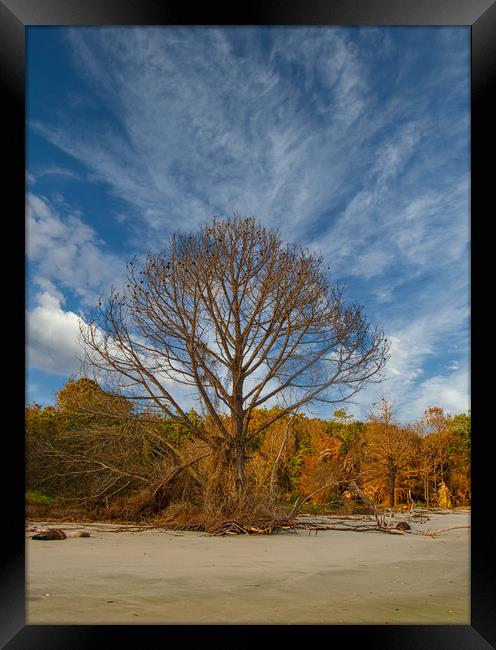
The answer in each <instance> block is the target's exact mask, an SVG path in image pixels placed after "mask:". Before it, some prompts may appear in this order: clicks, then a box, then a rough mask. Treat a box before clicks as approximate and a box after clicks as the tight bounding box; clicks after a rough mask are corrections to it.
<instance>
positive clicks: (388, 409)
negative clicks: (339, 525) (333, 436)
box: [364, 396, 415, 507]
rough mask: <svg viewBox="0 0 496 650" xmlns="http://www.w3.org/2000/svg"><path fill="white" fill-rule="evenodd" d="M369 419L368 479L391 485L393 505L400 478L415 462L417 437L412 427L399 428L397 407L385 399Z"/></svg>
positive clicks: (379, 402)
mask: <svg viewBox="0 0 496 650" xmlns="http://www.w3.org/2000/svg"><path fill="white" fill-rule="evenodd" d="M374 406H375V409H374V411H372V412H371V413H370V414H369V416H368V420H367V427H366V444H367V452H366V453H367V467H366V468H365V471H364V478H365V480H368V481H369V482H371V481H373V480H374V479H376V480H378V483H379V484H380V483H381V482H384V483H385V484H386V485H387V493H388V497H389V505H390V506H391V507H393V506H394V505H395V500H396V495H395V493H396V488H397V484H398V478H399V477H400V476H401V473H402V472H403V471H405V470H406V469H407V468H408V467H409V465H410V464H411V462H412V459H413V454H414V449H415V445H414V438H415V434H414V432H413V431H411V430H410V429H409V428H406V427H401V426H399V424H398V422H397V420H396V412H395V408H394V405H393V404H392V403H391V402H389V401H388V400H387V399H386V398H385V397H384V396H382V397H381V398H380V399H379V401H378V402H377V403H376V404H375V405H374Z"/></svg>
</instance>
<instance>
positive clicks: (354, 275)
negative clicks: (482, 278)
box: [28, 27, 469, 413]
mask: <svg viewBox="0 0 496 650" xmlns="http://www.w3.org/2000/svg"><path fill="white" fill-rule="evenodd" d="M62 33H63V34H64V43H65V46H66V47H68V48H69V51H70V53H71V55H72V61H73V66H74V71H75V73H74V79H76V80H77V84H79V89H80V90H79V91H78V92H76V93H75V91H74V88H75V87H78V86H77V84H72V86H71V88H70V90H68V92H67V97H68V102H67V105H66V112H65V113H63V112H60V111H57V112H56V111H53V112H52V113H51V114H46V113H45V114H43V115H38V114H32V115H30V116H29V119H30V121H29V126H30V128H32V129H33V131H35V132H36V133H37V134H38V135H41V136H43V138H45V139H46V140H47V141H49V142H50V143H51V144H52V145H55V146H56V147H58V148H59V149H60V150H61V151H63V152H65V154H69V156H70V157H72V158H73V159H74V160H76V161H77V162H78V165H77V168H76V167H75V168H74V169H73V168H72V166H71V165H70V164H69V163H68V164H67V165H66V166H64V165H61V164H60V161H57V162H54V163H53V164H52V163H51V162H50V161H48V160H47V161H44V162H43V164H40V165H38V166H36V167H34V168H33V169H30V173H31V174H33V173H34V174H35V176H36V178H35V177H31V181H30V182H31V183H34V182H35V180H36V183H37V184H36V186H35V187H36V190H37V192H36V194H33V195H32V196H31V198H30V201H29V217H28V218H29V221H28V244H29V255H30V261H31V264H32V273H33V277H34V278H35V279H36V281H37V283H38V288H39V289H41V290H42V292H43V291H44V292H48V293H49V294H50V295H51V296H54V295H55V293H54V292H55V291H59V292H64V291H68V290H70V291H71V292H73V293H74V294H76V295H77V296H78V298H79V300H80V304H81V306H82V307H83V308H84V307H85V306H87V305H89V304H91V303H92V301H93V302H94V300H95V297H96V293H97V292H99V291H100V290H101V289H102V288H104V287H106V286H108V284H109V283H110V282H111V281H113V280H114V279H115V278H116V277H118V275H119V273H120V271H121V270H122V267H123V261H122V260H121V259H120V258H119V256H117V255H115V254H113V253H111V252H110V248H109V246H108V242H104V241H102V239H101V237H100V236H99V234H98V227H97V225H96V223H97V219H96V218H95V219H94V220H93V221H92V224H93V226H92V227H90V226H89V225H88V223H87V219H86V218H85V215H83V214H81V213H80V212H77V211H75V210H74V209H73V208H71V207H70V206H71V199H70V197H69V195H66V193H65V186H64V187H63V188H62V189H61V188H59V187H57V191H58V192H59V195H60V196H58V195H57V194H56V193H54V192H53V191H45V190H44V189H39V188H41V187H43V188H44V187H46V185H42V184H43V183H48V182H49V181H50V182H52V183H54V184H55V183H56V182H61V181H64V180H65V181H67V180H69V179H70V178H74V179H76V178H77V180H79V181H83V182H84V183H85V184H86V187H87V188H91V187H93V186H96V185H98V187H101V186H102V184H103V186H104V187H105V188H106V189H107V191H108V192H109V195H110V196H111V197H113V199H114V200H115V199H118V203H116V205H115V209H112V210H110V211H107V214H114V218H115V220H116V221H117V222H118V223H119V224H120V227H122V229H125V228H127V229H128V235H129V236H130V237H131V242H132V245H133V247H134V249H135V250H137V251H143V250H146V249H148V248H154V249H156V248H160V247H161V246H162V245H163V243H164V241H165V239H166V238H167V237H168V235H169V234H170V232H171V231H173V230H176V229H177V228H178V227H180V228H192V229H194V228H196V227H197V225H198V224H199V223H201V222H205V221H206V220H208V219H209V218H210V217H211V216H212V215H221V216H226V215H229V214H231V213H232V212H233V211H239V212H240V213H241V214H251V215H257V216H259V217H260V218H261V219H262V221H263V222H264V223H265V224H266V225H268V226H271V227H272V226H276V227H278V228H279V229H280V231H281V234H282V236H283V238H285V239H286V240H289V241H295V240H296V241H301V242H302V243H304V244H306V245H309V246H312V247H314V248H317V249H318V250H319V251H321V252H322V254H323V256H324V258H325V259H326V262H327V263H328V264H329V265H330V266H331V272H332V276H333V278H334V279H344V280H345V281H346V283H347V285H349V288H350V293H351V294H352V295H354V296H358V299H359V300H360V301H361V300H362V297H364V299H365V298H366V301H365V307H366V312H367V313H369V314H370V316H371V318H372V320H377V321H378V322H380V323H381V324H382V325H383V326H384V327H385V329H386V335H387V336H389V337H390V340H391V342H392V357H391V361H390V363H389V365H388V368H387V370H386V374H387V376H388V380H387V382H385V383H383V384H381V385H379V386H375V387H374V386H372V387H370V388H369V389H367V390H366V391H364V392H363V393H362V394H361V395H360V396H359V397H357V400H359V401H358V402H357V403H358V404H359V408H360V409H361V411H364V412H365V405H366V401H367V400H369V399H371V398H372V397H374V395H376V393H377V391H380V392H387V391H390V392H391V393H394V395H395V396H396V397H397V398H398V400H399V401H400V402H401V403H402V404H403V409H404V412H405V413H407V412H408V413H410V412H411V411H412V409H413V407H414V406H415V408H416V407H417V406H418V405H419V404H420V402H421V401H422V400H423V399H424V397H425V398H426V399H427V396H428V394H429V390H431V391H437V393H436V392H431V393H430V394H431V397H432V401H433V402H436V399H435V398H436V396H438V397H439V400H441V399H445V403H446V404H448V403H449V404H452V403H454V402H453V400H454V399H455V397H454V396H453V395H454V394H453V395H451V397H449V395H448V393H446V392H442V391H440V390H438V388H439V386H441V383H442V381H444V380H446V382H448V383H449V384H450V385H455V383H456V382H458V383H456V386H458V388H457V391H458V392H456V395H458V396H460V404H461V405H462V404H465V403H466V400H465V397H464V395H465V392H464V389H463V387H462V385H461V383H460V382H461V379H459V378H460V377H462V374H463V373H465V375H466V373H467V372H468V371H467V365H466V363H465V362H464V361H463V358H462V356H461V355H462V354H463V353H464V351H466V349H467V344H468V334H467V322H468V313H467V304H468V238H469V232H468V196H469V175H468V136H469V128H468V97H469V95H468V84H469V75H468V70H469V68H468V52H469V50H468V41H467V37H466V32H464V31H463V30H443V29H430V30H428V33H426V32H425V30H422V29H417V28H416V29H402V30H396V31H395V30H394V29H383V28H381V29H363V30H353V29H344V28H298V29H291V28H283V27H281V28H271V29H269V28H177V27H174V28H155V27H146V28H125V29H120V28H94V29H79V28H71V29H68V30H64V31H63V32H62ZM86 109H87V110H86ZM94 115H97V116H98V117H97V118H95V117H94ZM92 116H93V117H92ZM68 160H70V159H68ZM81 165H82V167H81ZM81 169H84V170H85V171H84V173H82V172H81ZM65 185H69V184H68V183H66V184H65ZM47 197H50V199H49V198H47ZM50 283H51V284H50ZM40 295H43V293H42V294H40ZM61 305H62V303H61V302H59V307H58V309H59V310H61V311H62V312H63V309H62V306H61ZM63 313H67V312H63ZM455 345H457V346H458V352H457V353H454V352H453V351H452V348H454V346H455ZM448 348H449V349H448ZM436 363H437V365H436ZM455 364H458V366H457V367H455ZM45 365H46V364H45ZM446 371H447V372H446ZM444 372H446V374H443V373H444ZM452 380H453V381H452ZM450 400H451V402H450ZM450 408H451V407H450Z"/></svg>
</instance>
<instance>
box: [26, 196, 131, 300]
mask: <svg viewBox="0 0 496 650" xmlns="http://www.w3.org/2000/svg"><path fill="white" fill-rule="evenodd" d="M59 208H60V209H61V208H62V206H59V205H58V206H57V209H59ZM27 214H28V218H27V253H28V257H29V260H30V262H31V263H32V264H33V265H34V273H35V280H36V282H37V283H38V284H40V283H43V282H47V281H49V282H51V283H52V285H54V286H55V285H56V286H57V287H60V288H61V289H64V288H66V289H67V288H68V289H71V290H72V291H73V292H74V293H75V294H76V295H77V296H78V297H79V298H80V300H81V301H82V303H83V304H86V305H92V306H94V305H96V302H97V297H98V292H99V291H100V290H103V289H107V287H108V286H109V285H110V283H111V282H112V281H114V280H115V279H116V278H117V277H118V276H119V275H120V274H121V273H122V270H123V266H124V264H123V262H122V261H121V260H120V259H119V258H118V257H117V256H116V255H113V254H111V253H108V252H106V251H105V246H104V243H103V242H102V241H101V240H99V239H98V237H97V235H96V233H95V231H94V230H93V229H92V228H91V227H90V226H89V225H88V224H86V223H84V221H83V220H82V219H81V217H80V216H79V215H78V214H75V213H68V214H62V213H59V212H57V211H56V210H55V208H54V207H53V205H51V204H50V203H49V201H48V200H47V199H46V198H43V197H41V196H37V195H35V194H32V193H30V194H29V195H28V202H27ZM40 286H41V285H40Z"/></svg>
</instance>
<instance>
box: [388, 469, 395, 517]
mask: <svg viewBox="0 0 496 650" xmlns="http://www.w3.org/2000/svg"><path fill="white" fill-rule="evenodd" d="M388 483H389V506H390V507H391V508H394V502H395V498H394V488H395V483H396V468H395V467H394V465H393V463H392V462H391V461H389V462H388Z"/></svg>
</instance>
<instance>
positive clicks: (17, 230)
mask: <svg viewBox="0 0 496 650" xmlns="http://www.w3.org/2000/svg"><path fill="white" fill-rule="evenodd" d="M204 7H205V8H203V9H199V10H196V9H195V10H193V9H192V8H190V7H189V6H188V5H186V6H185V5H184V4H182V3H180V2H177V1H167V2H163V3H159V2H157V1H154V0H141V2H140V3H137V2H135V1H133V0H85V2H84V3H83V2H80V1H78V0H42V1H41V2H40V0H0V50H1V51H2V54H3V56H0V88H2V90H3V91H4V92H3V93H2V96H4V97H5V99H6V101H5V102H4V105H6V108H7V117H6V120H5V122H4V124H5V126H4V142H6V143H7V148H8V157H9V165H8V168H7V179H6V183H5V187H6V188H9V189H10V188H12V189H11V192H9V194H10V195H11V197H12V208H13V210H12V213H13V214H15V215H16V216H15V217H14V218H13V219H12V218H11V219H10V220H9V226H12V228H9V230H10V232H11V233H12V232H13V233H14V237H16V238H17V237H18V238H19V240H20V242H19V243H20V245H21V246H22V245H25V231H24V228H23V226H22V225H21V223H22V220H21V218H20V214H21V213H24V209H25V206H24V201H25V160H24V151H25V112H24V100H25V71H24V64H25V28H26V27H27V26H35V25H37V26H41V25H51V26H55V25H60V26H61V25H65V26H97V25H105V24H106V25H322V26H327V25H343V26H367V25H374V26H393V25H405V26H406V25H410V26H413V25H420V26H426V25H451V26H455V25H460V26H466V27H470V28H471V52H472V76H471V91H472V96H471V161H472V170H473V173H472V187H471V206H470V208H471V214H474V215H475V218H474V217H473V218H472V224H473V223H474V222H475V221H476V220H477V216H478V217H479V219H481V218H483V215H484V214H485V212H486V211H487V207H486V206H488V205H490V202H489V201H490V199H489V192H488V188H489V187H490V186H491V185H490V183H491V182H492V183H493V184H494V179H493V178H490V174H491V172H492V169H493V168H494V167H493V166H491V165H484V162H485V153H488V151H489V146H488V144H487V143H488V142H489V138H488V137H487V135H488V134H489V133H491V132H492V133H493V136H494V131H491V126H492V125H491V122H492V118H493V116H494V115H495V114H496V110H495V105H494V101H493V102H491V101H490V99H489V91H490V85H491V81H492V82H494V78H495V76H496V75H495V70H496V38H495V35H496V3H495V0H416V1H415V2H412V0H354V1H353V2H349V0H348V2H347V0H311V1H309V0H306V2H305V1H304V0H293V1H292V2H291V3H289V2H284V0H271V1H270V2H269V1H268V0H266V1H265V2H263V1H262V2H261V1H260V0H259V1H258V2H256V3H251V4H250V6H249V7H248V6H239V7H236V8H233V7H231V8H230V9H223V10H221V9H219V7H218V6H211V5H210V4H209V5H208V8H207V5H204ZM491 198H492V197H491ZM473 234H475V235H476V233H473ZM489 239H490V238H489ZM475 242H477V245H479V244H481V243H482V242H481V241H480V240H478V239H477V236H475ZM475 242H474V243H475ZM486 246H487V251H485V252H486V253H487V255H484V254H483V255H481V256H478V263H479V262H480V260H481V259H490V258H491V256H490V252H489V251H490V249H489V246H490V243H489V242H488V241H487V238H486ZM493 250H494V249H493ZM491 252H492V251H491ZM493 256H494V253H493ZM24 268H25V267H24ZM23 270H24V269H23ZM474 270H475V269H474V265H473V264H472V269H471V274H473V272H474ZM485 271H486V273H487V272H488V271H489V269H488V268H486V269H485ZM17 277H18V279H20V282H22V281H23V278H24V287H23V289H24V290H25V286H26V282H25V277H24V274H23V273H22V272H21V273H19V274H18V276H17ZM14 287H15V283H11V286H9V290H11V291H12V293H14ZM21 291H22V290H21ZM15 293H16V296H19V295H22V294H21V292H20V291H19V292H15ZM12 302H13V303H14V304H15V299H14V300H13V301H12ZM21 309H24V304H23V305H22V306H21ZM475 311H476V317H477V316H480V318H479V319H476V323H477V325H474V324H473V325H472V332H474V333H475V334H476V339H477V340H483V341H491V340H492V339H491V338H490V337H491V334H492V332H491V331H490V330H489V327H490V325H491V324H492V323H491V322H489V323H488V320H489V321H490V319H487V317H486V318H484V316H486V310H485V311H484V316H483V315H482V309H480V307H479V308H477V305H476V310H475ZM483 323H484V325H485V326H486V328H487V331H485V330H484V329H483V328H484V325H483ZM493 323H494V320H493ZM19 330H20V328H19ZM472 338H473V337H472ZM21 346H24V341H21ZM482 361H484V359H482ZM20 365H21V364H19V363H17V364H14V365H13V367H20ZM481 365H482V364H481ZM14 377H15V384H16V387H18V388H19V391H18V393H16V394H18V395H19V396H20V395H22V388H21V385H22V387H23V388H24V391H25V377H24V370H23V369H20V370H19V371H17V372H16V373H15V374H14ZM476 395H477V391H476ZM16 404H17V403H16ZM21 409H22V411H21ZM15 410H16V409H15ZM23 412H24V400H23V403H22V404H21V400H19V415H20V417H19V419H20V420H21V422H23V420H24V417H23ZM16 413H17V410H16ZM473 419H474V421H475V430H476V432H477V433H478V434H479V433H482V431H483V430H484V428H483V423H482V422H481V416H480V413H479V412H477V413H476V414H475V418H473ZM16 428H17V427H16ZM6 433H7V434H9V433H10V435H8V436H7V440H6V442H7V444H8V450H7V451H8V456H4V458H13V459H15V461H13V463H12V464H14V463H15V464H17V463H22V468H23V469H22V470H21V471H15V468H12V469H13V470H14V471H13V472H12V474H11V475H10V476H8V478H7V477H6V478H5V479H4V481H5V483H4V494H5V495H13V497H14V498H13V499H12V500H11V499H10V498H9V499H7V503H6V504H5V505H6V506H7V511H8V515H7V516H8V521H9V522H15V525H14V526H12V527H11V531H12V532H9V534H8V535H7V536H4V537H3V548H4V553H3V554H2V570H1V574H0V575H1V576H2V585H3V590H2V599H1V604H2V606H1V607H0V612H1V614H0V616H1V626H0V630H1V632H0V644H1V647H8V648H9V649H11V650H17V649H19V650H20V649H23V650H24V649H26V648H31V647H32V648H37V649H38V648H55V647H63V648H86V647H101V646H103V645H105V646H107V645H108V643H109V641H113V640H115V639H116V638H118V637H119V636H120V634H122V632H123V631H124V634H125V638H126V640H128V641H131V642H132V641H136V642H138V643H143V636H145V638H146V639H147V641H151V640H152V638H155V639H156V640H158V641H164V640H167V639H169V638H170V635H171V634H172V635H173V636H174V628H177V632H178V634H180V635H181V637H183V638H184V636H185V633H186V636H188V637H189V638H190V639H191V640H196V639H198V641H200V642H202V641H203V642H205V641H206V637H208V636H210V634H211V635H212V637H211V638H212V639H213V640H214V639H216V640H219V639H221V638H223V636H224V634H225V633H226V632H227V635H228V636H226V637H224V638H226V639H227V638H229V637H231V638H232V639H233V640H234V641H235V642H237V640H236V637H238V636H239V635H238V633H237V632H236V630H237V628H239V627H241V628H243V627H245V628H246V630H247V631H249V630H252V629H253V630H254V631H255V629H256V631H257V632H259V633H262V634H263V635H264V636H265V635H266V632H267V627H269V628H270V627H276V628H279V629H278V630H277V634H278V636H279V634H280V633H281V632H282V631H283V629H284V628H287V627H289V628H290V631H291V636H292V637H293V638H298V637H299V635H300V634H301V637H300V638H301V640H302V641H305V640H306V641H308V637H309V633H310V635H311V634H312V633H313V631H314V628H317V629H316V630H315V631H316V632H317V633H325V632H326V629H327V628H328V627H329V626H326V625H315V626H298V625H295V626H264V625H255V626H242V625H241V626H238V625H235V626H233V630H232V631H233V635H232V636H231V634H229V631H230V630H229V627H230V626H217V625H209V626H201V625H198V626H183V625H175V626H170V625H127V626H116V625H102V626H97V625H95V626H90V625H74V626H66V625H58V626H49V625H26V624H25V609H26V605H25V585H24V580H25V557H24V553H25V532H24V528H25V519H24V453H25V450H24V436H23V435H19V433H20V432H16V433H17V435H13V432H12V433H11V432H9V431H6ZM477 437H479V440H477ZM486 456H487V454H486ZM21 459H22V460H21ZM483 461H484V449H482V444H481V442H480V436H476V443H475V445H474V446H473V450H472V467H473V468H474V467H477V471H473V472H472V480H473V494H474V503H475V505H473V506H472V521H473V522H474V521H475V524H476V525H475V527H474V528H473V529H472V531H471V533H472V552H471V568H472V575H471V597H472V612H471V613H472V624H471V625H452V626H450V625H432V626H427V625H425V626H422V625H397V626H382V625H339V626H331V627H332V632H331V634H332V639H333V640H336V641H338V640H341V641H343V642H346V643H350V642H353V641H354V642H360V641H363V642H365V643H367V645H368V646H369V647H373V648H375V647H378V648H399V647H400V648H405V649H407V650H408V649H410V648H411V649H412V650H413V649H414V648H433V649H437V648H439V649H440V650H441V649H442V650H445V649H446V648H453V649H456V648H460V649H462V648H463V649H465V648H474V649H479V648H481V650H482V649H486V648H490V647H496V622H495V620H494V618H495V617H494V614H493V612H494V610H495V602H494V600H495V598H494V597H495V589H494V582H493V581H492V580H491V577H492V576H491V573H492V572H491V571H490V568H491V566H492V567H493V568H494V560H493V563H492V564H491V559H492V558H493V549H492V548H491V549H490V548H489V545H490V543H491V540H490V539H488V535H487V534H486V533H485V532H484V530H483V524H482V522H483V516H484V513H483V509H484V507H486V508H487V510H486V513H487V512H488V511H489V508H490V503H489V498H488V496H486V495H487V493H488V492H489V490H490V486H489V485H488V482H485V481H484V476H487V475H490V470H489V472H486V471H482V467H483ZM484 483H485V484H484ZM18 495H19V496H18ZM122 628H126V629H124V630H122ZM185 628H188V629H185ZM302 628H304V629H302ZM123 636H124V635H123ZM4 644H5V645H4Z"/></svg>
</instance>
